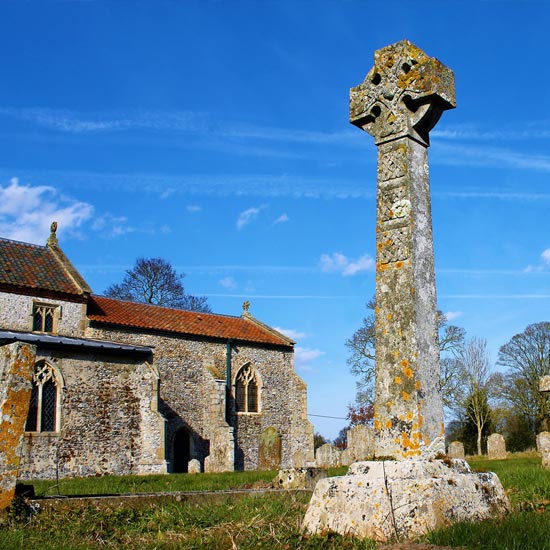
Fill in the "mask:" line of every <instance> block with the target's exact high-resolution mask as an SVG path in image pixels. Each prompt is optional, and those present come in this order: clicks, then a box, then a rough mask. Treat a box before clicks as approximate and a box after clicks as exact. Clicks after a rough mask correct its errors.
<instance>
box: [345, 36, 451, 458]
mask: <svg viewBox="0 0 550 550" xmlns="http://www.w3.org/2000/svg"><path fill="white" fill-rule="evenodd" d="M454 107H455V89H454V75H453V72H452V71H451V70H450V69H448V68H447V67H445V66H444V65H442V64H441V63H440V62H439V61H438V60H437V59H433V58H430V57H428V56H427V55H426V54H425V53H424V52H423V51H422V50H420V49H419V48H417V47H416V46H414V45H413V44H411V43H410V42H408V41H407V40H403V41H401V42H397V43H396V44H392V45H390V46H387V47H385V48H382V49H380V50H378V51H376V52H375V63H374V67H373V68H372V69H371V70H370V72H369V73H368V74H367V76H366V78H365V80H364V82H363V83H362V84H360V85H359V86H356V87H355V88H352V89H351V92H350V122H351V123H352V124H354V125H356V126H358V127H359V128H361V129H363V130H365V131H366V132H367V133H369V134H370V135H372V136H373V137H374V139H375V143H376V145H377V146H378V188H377V226H376V247H377V252H376V396H375V417H374V427H375V433H376V454H377V455H378V456H393V457H394V458H398V459H402V458H407V457H415V456H418V457H426V456H429V455H432V456H433V455H434V454H436V453H437V452H439V451H442V452H444V450H445V447H444V443H443V434H444V426H443V405H442V400H441V389H440V363H439V346H438V335H437V305H436V290H435V273H434V257H433V240H432V222H431V206H430V188H429V171H428V154H427V147H428V146H429V132H430V130H431V129H432V128H433V127H434V126H435V124H436V123H437V121H438V120H439V118H440V116H441V114H442V112H443V111H445V110H446V109H452V108H454Z"/></svg>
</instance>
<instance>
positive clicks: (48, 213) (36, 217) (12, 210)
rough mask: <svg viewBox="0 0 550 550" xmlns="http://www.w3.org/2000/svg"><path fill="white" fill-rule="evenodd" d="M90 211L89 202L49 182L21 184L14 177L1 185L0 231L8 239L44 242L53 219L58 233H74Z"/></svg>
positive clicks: (88, 217) (91, 210) (91, 211)
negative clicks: (61, 193)
mask: <svg viewBox="0 0 550 550" xmlns="http://www.w3.org/2000/svg"><path fill="white" fill-rule="evenodd" d="M93 211H94V208H93V206H92V205H91V204H88V203H85V202H81V201H78V200H76V199H72V198H69V197H66V196H61V195H60V194H59V193H58V192H57V190H56V189H55V188H54V187H52V186H46V185H40V186H31V185H28V184H26V185H25V184H20V183H19V180H18V179H17V178H12V179H11V181H10V183H9V184H8V185H6V186H2V185H0V235H2V236H3V237H6V238H8V239H14V240H19V241H25V242H30V243H36V244H43V243H45V241H46V239H47V238H48V235H49V233H50V231H49V228H50V225H51V223H52V222H53V221H57V222H58V224H59V231H58V233H59V234H63V233H67V234H72V235H77V234H78V230H79V228H80V227H81V226H82V224H83V223H84V222H86V221H87V220H89V219H90V218H91V216H92V214H93Z"/></svg>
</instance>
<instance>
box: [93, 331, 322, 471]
mask: <svg viewBox="0 0 550 550" xmlns="http://www.w3.org/2000/svg"><path fill="white" fill-rule="evenodd" d="M87 336H88V337H90V338H99V339H106V340H111V341H116V342H126V343H131V344H135V345H146V346H152V347H153V348H154V364H155V366H156V368H158V370H159V373H160V379H161V385H160V397H161V400H160V406H161V411H162V412H163V415H164V416H165V417H166V419H167V421H168V422H167V428H166V448H167V458H168V460H169V461H170V462H171V463H173V462H174V456H173V455H172V452H173V444H172V442H173V439H174V435H175V433H176V431H177V430H178V428H181V427H184V428H186V429H187V430H188V431H189V433H190V434H191V437H192V445H191V455H190V458H197V459H199V460H200V461H201V463H202V464H204V459H205V457H206V456H207V455H208V454H209V452H210V448H209V446H210V438H211V437H213V434H214V433H215V431H216V430H217V429H218V428H219V427H221V426H224V425H227V424H226V419H225V418H224V415H223V408H222V409H220V408H219V407H212V406H210V404H211V402H212V399H213V396H214V394H216V393H217V392H218V386H217V383H216V380H225V379H226V360H227V346H226V343H225V342H216V341H208V340H199V339H192V338H185V337H182V336H180V335H173V334H150V333H146V332H140V331H134V330H127V329H105V328H102V327H100V326H91V327H89V328H88V330H87ZM232 355H233V357H232V367H231V370H232V374H231V376H232V387H233V396H234V382H235V376H236V374H237V372H238V370H239V368H241V367H242V366H243V365H245V364H247V363H250V365H251V366H252V367H253V368H254V369H255V370H256V372H257V373H258V375H259V379H260V412H259V413H239V414H235V412H234V401H233V398H232V399H231V401H230V409H232V411H230V413H231V414H230V424H231V425H232V426H233V427H234V428H235V466H236V468H237V469H247V470H250V469H255V468H256V467H257V465H258V452H259V449H258V441H259V438H260V435H261V433H262V431H263V430H265V429H266V428H267V427H274V428H275V429H277V431H278V432H279V434H280V435H281V437H282V466H283V467H290V466H292V457H293V454H294V453H295V452H296V451H298V450H301V451H302V452H304V454H305V455H306V456H311V459H313V430H312V427H311V424H310V423H309V421H308V420H307V407H306V387H305V384H304V383H303V381H302V380H301V379H300V378H299V377H298V376H297V375H296V373H295V371H294V354H293V351H292V350H290V349H288V348H280V349H275V348H268V347H262V346H259V345H257V346H256V345H250V344H246V345H245V344H238V354H236V355H235V353H233V354H232ZM220 416H221V417H220Z"/></svg>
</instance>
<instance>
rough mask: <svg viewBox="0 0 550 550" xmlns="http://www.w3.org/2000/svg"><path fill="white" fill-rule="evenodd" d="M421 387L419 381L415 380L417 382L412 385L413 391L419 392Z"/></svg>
mask: <svg viewBox="0 0 550 550" xmlns="http://www.w3.org/2000/svg"><path fill="white" fill-rule="evenodd" d="M421 387H422V384H421V383H420V380H417V381H416V382H415V383H414V389H415V390H419V389H420V388H421Z"/></svg>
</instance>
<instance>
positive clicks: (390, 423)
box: [386, 420, 393, 430]
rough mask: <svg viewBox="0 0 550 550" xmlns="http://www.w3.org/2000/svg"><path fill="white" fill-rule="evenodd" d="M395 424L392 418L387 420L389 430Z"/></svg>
mask: <svg viewBox="0 0 550 550" xmlns="http://www.w3.org/2000/svg"><path fill="white" fill-rule="evenodd" d="M392 426H393V424H392V421H391V420H386V428H387V429H388V430H389V429H390V428H391V427H392Z"/></svg>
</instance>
